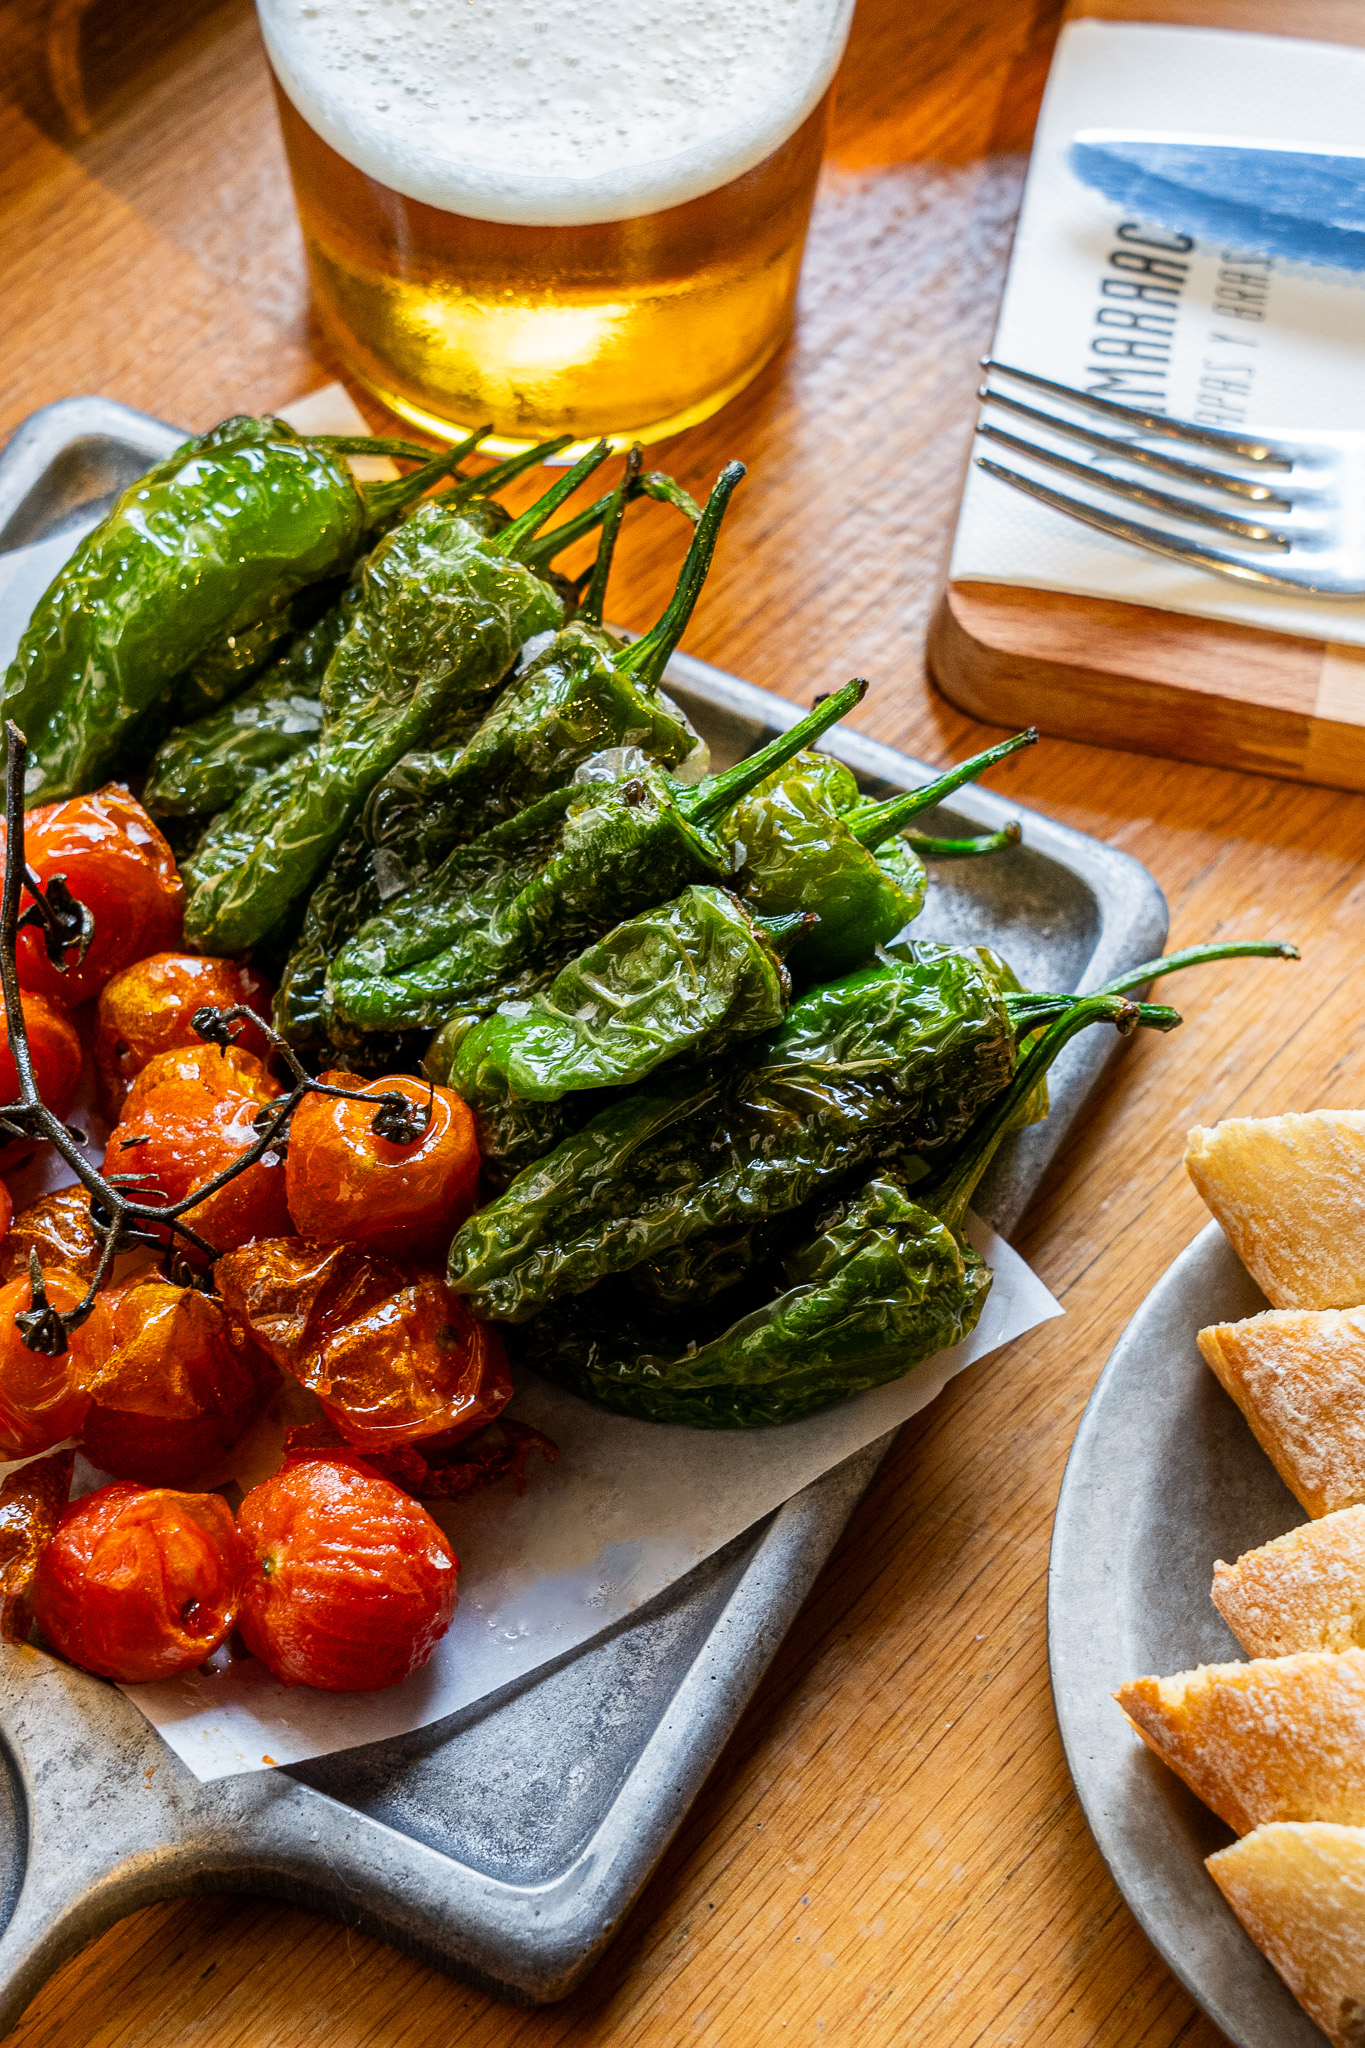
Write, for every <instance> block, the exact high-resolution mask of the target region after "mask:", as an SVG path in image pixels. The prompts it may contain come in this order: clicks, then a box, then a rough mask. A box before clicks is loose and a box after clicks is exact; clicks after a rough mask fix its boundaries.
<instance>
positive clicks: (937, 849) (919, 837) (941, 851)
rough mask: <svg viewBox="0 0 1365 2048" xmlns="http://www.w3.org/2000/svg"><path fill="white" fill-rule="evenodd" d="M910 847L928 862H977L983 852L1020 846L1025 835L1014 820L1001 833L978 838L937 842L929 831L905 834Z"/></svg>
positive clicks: (983, 834)
mask: <svg viewBox="0 0 1365 2048" xmlns="http://www.w3.org/2000/svg"><path fill="white" fill-rule="evenodd" d="M901 836H902V837H903V838H904V840H905V843H906V845H907V846H909V847H913V849H914V851H915V852H916V853H917V854H919V855H920V857H921V859H924V860H975V859H976V857H977V855H978V854H982V853H1003V852H1004V851H1005V849H1006V848H1007V847H1010V846H1017V845H1018V844H1019V841H1020V840H1021V839H1022V838H1023V836H1024V835H1023V832H1022V830H1021V828H1020V827H1019V825H1018V824H1016V822H1015V820H1014V819H1013V818H1011V819H1010V822H1009V824H1008V825H1006V826H1004V827H1003V828H1002V830H1001V831H999V832H982V833H980V834H979V835H978V836H977V837H976V838H975V839H933V838H931V837H930V835H929V834H928V833H927V832H906V833H903V834H902V835H901Z"/></svg>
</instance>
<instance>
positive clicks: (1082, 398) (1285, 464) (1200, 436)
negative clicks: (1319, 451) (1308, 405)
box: [981, 356, 1294, 469]
mask: <svg viewBox="0 0 1365 2048" xmlns="http://www.w3.org/2000/svg"><path fill="white" fill-rule="evenodd" d="M981 367H982V369H983V370H998V371H999V373H1000V375H1001V376H1002V377H1014V378H1017V380H1018V381H1019V383H1021V384H1031V385H1032V386H1033V388H1034V390H1035V391H1049V392H1051V394H1052V396H1053V397H1054V398H1064V399H1066V401H1067V402H1068V404H1070V405H1080V406H1084V407H1086V408H1087V409H1088V410H1089V411H1091V412H1102V413H1103V414H1104V415H1105V416H1106V418H1108V419H1116V420H1124V421H1126V423H1127V424H1128V425H1129V426H1130V427H1140V428H1141V429H1142V431H1143V432H1144V433H1145V434H1165V435H1167V436H1168V437H1169V438H1170V439H1171V440H1173V441H1193V442H1195V443H1197V444H1198V446H1199V447H1201V448H1216V449H1217V450H1218V452H1219V453H1220V454H1222V455H1232V456H1235V457H1236V458H1237V460H1238V461H1239V462H1255V463H1259V464H1260V466H1261V468H1262V469H1292V468H1293V467H1294V464H1293V462H1292V461H1291V460H1289V458H1287V457H1286V456H1283V455H1281V454H1280V452H1279V450H1278V449H1277V448H1276V447H1275V444H1274V443H1273V442H1272V441H1262V440H1250V439H1248V438H1247V437H1246V436H1245V435H1243V434H1230V433H1228V432H1227V431H1226V429H1224V428H1222V427H1197V426H1195V424H1194V422H1193V421H1192V420H1173V419H1168V418H1167V416H1166V414H1165V413H1164V412H1144V411H1142V410H1141V408H1140V407H1138V406H1134V405H1120V404H1118V402H1117V401H1116V400H1115V399H1112V398H1101V397H1100V396H1099V395H1098V393H1096V392H1092V391H1076V390H1073V389H1072V387H1071V385H1069V384H1054V383H1053V381H1052V379H1051V378H1050V377H1039V376H1036V375H1035V374H1034V372H1033V371H1032V370H1015V369H1012V368H1011V366H1010V365H1009V364H1008V363H998V362H996V361H995V359H994V358H993V357H992V356H982V358H981Z"/></svg>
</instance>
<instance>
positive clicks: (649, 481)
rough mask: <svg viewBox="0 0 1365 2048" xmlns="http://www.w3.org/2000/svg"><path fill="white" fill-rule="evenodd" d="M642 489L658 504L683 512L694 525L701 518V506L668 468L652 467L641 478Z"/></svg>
mask: <svg viewBox="0 0 1365 2048" xmlns="http://www.w3.org/2000/svg"><path fill="white" fill-rule="evenodd" d="M640 489H641V490H642V491H643V492H644V494H645V496H646V497H647V498H653V499H654V501H655V503H656V504H659V505H671V506H672V507H673V509H674V511H676V512H681V513H683V514H684V515H685V517H687V518H688V519H690V520H691V521H692V524H693V525H694V526H695V525H696V524H697V523H698V521H699V520H700V518H701V506H700V505H699V504H698V503H697V501H696V499H695V498H694V497H693V496H692V493H691V492H690V491H685V490H684V489H683V487H682V485H681V484H680V483H679V482H678V481H677V479H676V478H674V477H671V476H670V475H669V474H668V471H667V470H666V469H651V470H650V471H649V472H648V473H647V474H646V475H644V476H642V477H641V478H640Z"/></svg>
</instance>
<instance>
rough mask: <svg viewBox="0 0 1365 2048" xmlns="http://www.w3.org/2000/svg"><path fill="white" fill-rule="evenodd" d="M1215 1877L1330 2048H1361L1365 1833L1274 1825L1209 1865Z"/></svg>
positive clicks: (1319, 1824)
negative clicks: (1330, 2044)
mask: <svg viewBox="0 0 1365 2048" xmlns="http://www.w3.org/2000/svg"><path fill="white" fill-rule="evenodd" d="M1207 1869H1208V1872H1209V1875H1210V1877H1212V1878H1213V1880H1214V1882H1215V1884H1216V1885H1217V1886H1218V1888H1219V1890H1220V1891H1221V1892H1222V1894H1223V1897H1224V1898H1225V1899H1226V1900H1227V1902H1228V1904H1229V1905H1230V1906H1231V1908H1232V1910H1233V1912H1234V1913H1235V1914H1236V1915H1237V1918H1238V1919H1239V1920H1240V1921H1241V1923H1242V1925H1243V1927H1245V1929H1246V1931H1247V1933H1248V1934H1249V1935H1250V1936H1251V1938H1252V1940H1253V1941H1254V1942H1255V1944H1256V1946H1257V1948H1258V1949H1260V1950H1261V1952H1262V1953H1263V1954H1264V1955H1266V1956H1268V1957H1269V1959H1270V1961H1271V1962H1272V1963H1273V1964H1274V1966H1275V1968H1276V1969H1277V1970H1278V1971H1279V1973H1280V1975H1281V1976H1282V1977H1283V1978H1284V1981H1285V1983H1286V1984H1287V1985H1288V1986H1289V1988H1290V1990H1291V1991H1292V1992H1293V1994H1294V1996H1295V1997H1296V1998H1297V1999H1298V2001H1299V2003H1300V2005H1301V2006H1302V2007H1303V2009H1304V2011H1305V2012H1306V2013H1307V2014H1308V2015H1309V2017H1310V2018H1311V2019H1314V2020H1316V2021H1317V2023H1318V2025H1319V2026H1320V2027H1321V2028H1322V2031H1323V2033H1324V2034H1326V2036H1327V2038H1328V2040H1329V2041H1330V2042H1331V2043H1332V2048H1361V2044H1362V2042H1365V1829H1362V1828H1356V1827H1338V1826H1335V1825H1333V1824H1332V1823H1330V1822H1325V1821H1277V1822H1272V1823H1271V1824H1270V1825H1269V1826H1268V1827H1262V1828H1257V1829H1256V1830H1255V1832H1254V1833H1253V1834H1250V1835H1247V1836H1245V1837H1244V1838H1243V1840H1242V1841H1240V1842H1234V1843H1233V1844H1232V1847H1231V1848H1230V1849H1220V1850H1219V1851H1218V1854H1217V1855H1216V1856H1210V1857H1209V1859H1208V1863H1207Z"/></svg>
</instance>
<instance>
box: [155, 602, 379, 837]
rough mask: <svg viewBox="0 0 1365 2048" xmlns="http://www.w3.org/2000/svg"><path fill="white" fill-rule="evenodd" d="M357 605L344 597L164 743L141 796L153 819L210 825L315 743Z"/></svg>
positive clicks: (158, 750) (158, 751) (157, 752)
mask: <svg viewBox="0 0 1365 2048" xmlns="http://www.w3.org/2000/svg"><path fill="white" fill-rule="evenodd" d="M359 601H360V592H359V590H358V589H353V590H350V591H347V592H346V593H345V595H344V596H343V597H342V598H341V599H340V600H339V601H338V602H337V603H336V604H335V605H333V606H332V607H331V608H330V610H328V611H327V612H325V613H324V614H323V616H322V617H321V618H320V619H318V620H317V621H316V623H315V624H314V625H312V626H310V627H309V628H308V630H307V631H306V632H304V633H300V634H299V635H298V637H297V639H295V641H294V642H293V644H292V645H291V646H290V647H289V648H288V649H287V650H286V652H285V653H284V654H282V655H281V656H280V657H279V659H278V660H276V661H272V662H271V664H270V666H269V668H267V669H266V671H265V673H264V675H262V676H260V677H259V678H258V679H257V680H256V681H255V682H253V683H251V684H250V685H249V686H248V687H247V688H246V689H244V690H242V691H241V693H240V694H239V695H238V696H236V697H234V698H233V699H232V700H231V702H229V703H226V704H223V705H221V706H220V707H219V709H218V710H216V711H211V712H209V713H207V714H206V715H205V716H203V717H200V718H196V719H195V720H194V722H193V724H189V725H185V726H182V727H181V728H180V730H179V731H178V732H173V733H171V734H170V736H169V737H168V738H167V739H164V740H163V741H162V743H161V745H160V746H159V747H158V748H157V750H156V753H155V754H154V755H153V756H152V764H151V767H150V769H149V771H148V775H147V782H146V787H145V789H144V791H143V801H144V803H145V804H146V806H147V808H148V810H149V811H150V812H151V813H152V816H153V817H158V818H196V817H202V818H209V817H213V816H214V815H215V813H217V812H218V811H225V810H226V809H227V808H228V806H229V805H230V804H233V803H235V802H236V800H237V798H238V797H239V796H240V795H241V794H242V791H243V790H244V789H247V788H249V787H250V785H251V784H252V783H253V782H255V781H256V780H257V778H258V777H259V776H262V775H266V774H268V773H269V772H270V770H271V769H272V768H277V767H279V765H280V763H281V762H283V761H287V760H289V759H290V757H291V756H292V755H294V754H297V753H300V752H302V750H303V748H304V747H306V746H308V745H309V744H310V742H311V741H313V740H315V739H316V738H317V736H318V734H319V733H320V732H321V730H322V695H321V691H322V678H323V676H324V674H325V673H326V670H327V664H328V662H329V661H330V660H331V659H332V656H333V655H334V654H335V653H336V651H337V648H338V647H339V646H340V644H341V641H342V639H343V638H344V636H345V634H346V631H347V629H348V627H349V625H350V623H351V619H352V618H353V616H354V613H355V608H356V605H357V604H358V603H359Z"/></svg>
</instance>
